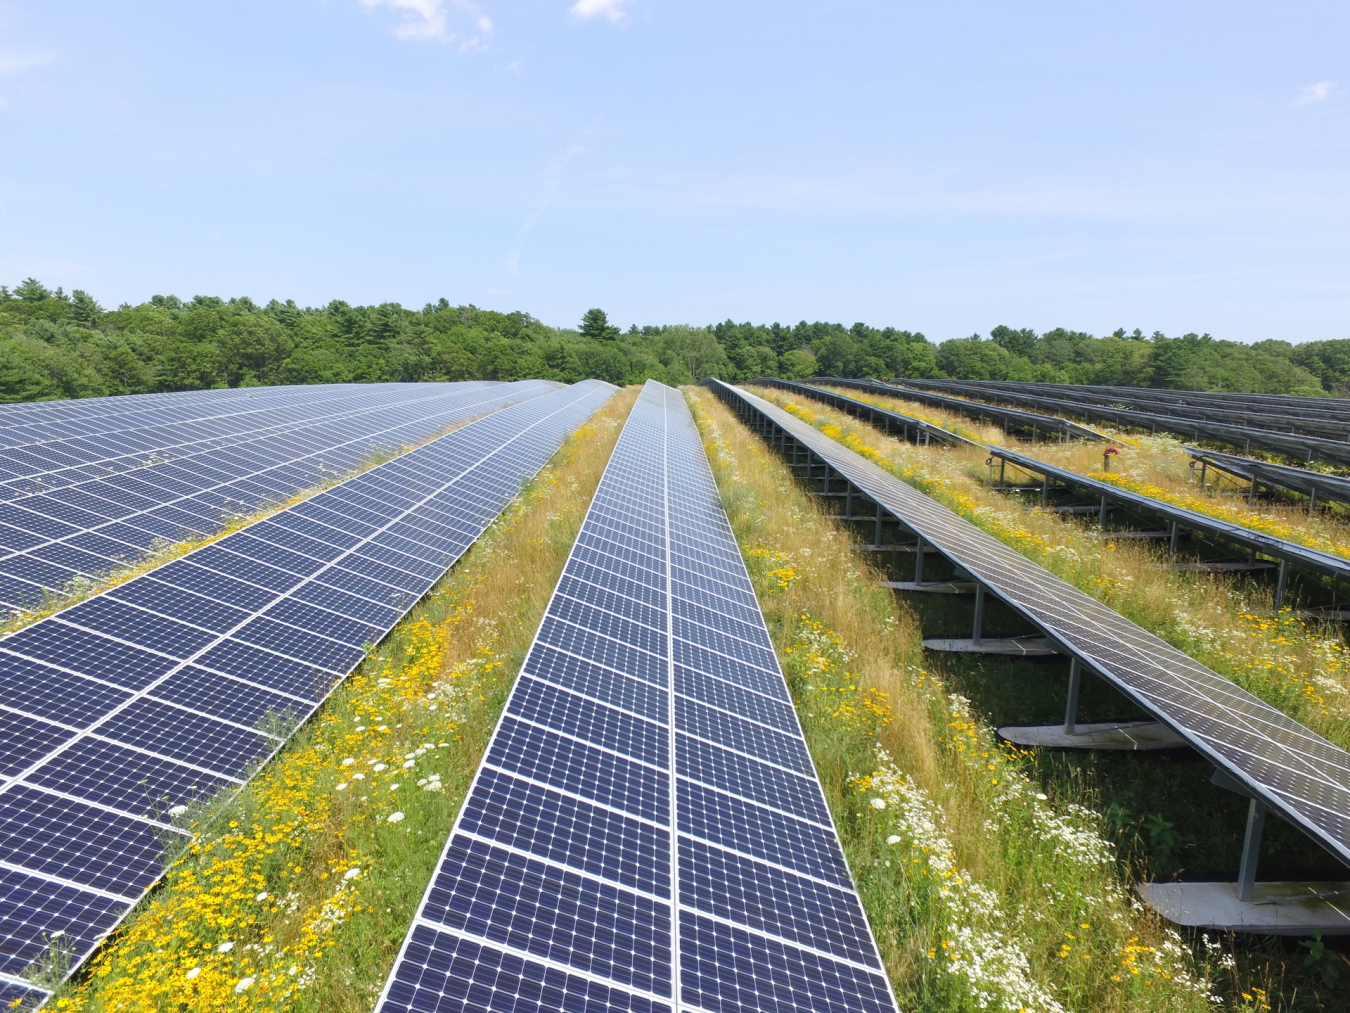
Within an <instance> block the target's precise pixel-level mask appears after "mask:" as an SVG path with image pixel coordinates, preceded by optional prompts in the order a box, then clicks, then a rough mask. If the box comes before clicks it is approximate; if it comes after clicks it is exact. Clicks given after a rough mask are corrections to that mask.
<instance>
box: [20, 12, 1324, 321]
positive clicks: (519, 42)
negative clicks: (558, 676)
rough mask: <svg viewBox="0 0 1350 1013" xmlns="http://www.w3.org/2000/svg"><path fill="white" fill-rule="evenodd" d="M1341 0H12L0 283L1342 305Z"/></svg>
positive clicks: (886, 317) (645, 298)
mask: <svg viewBox="0 0 1350 1013" xmlns="http://www.w3.org/2000/svg"><path fill="white" fill-rule="evenodd" d="M1348 156H1350V5H1346V4H1345V3H1344V2H1343V0H1342V2H1327V3H1300V2H1297V0H1293V2H1284V3H1280V4H1273V3H1268V2H1266V3H1251V2H1243V0H1223V2H1218V0H1215V2H1187V0H1169V2H1165V3H1164V2H1153V0H1137V2H1132V3H1119V2H1098V3H1086V4H1085V3H1081V2H1075V3H1069V2H1038V3H1027V2H1015V0H1014V2H1009V0H1002V2H997V3H996V2H984V0H947V2H944V3H927V4H917V3H912V2H908V0H885V2H874V0H852V2H837V3H806V2H796V0H779V2H775V3H764V2H758V0H741V2H732V3H728V2H725V0H724V2H720V3H709V2H705V0H683V2H674V0H515V2H513V3H509V4H508V3H502V2H498V0H474V2H470V0H265V2H263V0H229V2H224V0H217V2H214V3H213V2H207V0H119V2H118V3H115V4H111V3H107V2H97V3H96V2H92V0H0V283H4V284H8V285H10V286H12V285H14V284H15V283H17V282H18V281H20V280H21V279H23V278H25V277H28V276H34V277H36V278H38V279H39V280H41V281H43V282H44V283H46V284H47V285H49V286H51V287H55V286H58V285H59V286H62V287H64V288H65V289H66V290H67V291H69V290H72V289H75V288H81V289H84V290H86V291H88V292H89V293H90V294H91V295H93V296H94V297H95V298H96V299H98V300H99V301H100V302H101V303H102V304H103V305H104V306H106V307H109V308H111V307H114V306H116V305H118V304H119V303H122V302H124V301H125V302H130V303H138V302H141V301H144V300H145V299H147V298H149V297H150V296H151V295H155V294H175V295H178V296H180V297H183V298H188V297H191V296H193V295H197V294H207V295H220V296H224V297H227V298H228V297H233V296H241V295H247V296H250V297H251V298H253V299H254V300H256V301H258V302H265V301H266V300H268V299H272V298H278V299H283V300H284V299H288V298H289V299H294V300H296V301H297V302H298V303H300V304H301V305H322V304H325V303H327V302H328V301H329V300H332V299H345V300H347V301H348V302H351V303H381V302H391V301H392V302H399V303H402V304H404V305H405V306H409V307H414V308H420V307H421V306H422V305H423V304H424V303H426V302H429V301H434V300H436V299H438V298H441V297H444V298H447V299H449V300H450V301H451V302H452V303H454V304H465V303H472V304H474V305H477V306H480V307H484V308H490V309H499V310H524V311H525V312H528V313H531V314H532V315H534V316H535V317H538V318H539V319H541V320H543V321H545V322H546V323H549V324H553V325H555V326H575V325H576V323H577V321H578V320H579V319H580V317H581V315H582V313H583V312H585V310H586V309H588V308H589V307H592V306H599V307H602V308H604V309H605V310H606V311H607V312H608V313H609V315H610V317H611V319H612V320H613V321H615V322H616V323H619V324H620V325H622V326H624V327H626V326H628V325H629V324H632V323H636V324H639V325H642V324H659V323H692V324H706V323H712V322H715V321H718V320H724V319H734V320H737V321H742V320H751V321H755V322H763V323H768V322H773V321H781V322H784V323H794V322H796V321H798V320H833V321H840V322H842V323H845V324H851V323H853V322H855V321H864V322H867V323H870V324H872V325H874V326H894V327H900V328H905V329H908V330H917V331H922V332H923V333H924V334H926V335H927V336H928V337H929V338H930V339H933V340H935V341H940V340H945V339H947V338H952V337H964V336H967V335H969V334H972V333H987V332H988V331H989V330H990V328H992V327H994V326H996V325H998V324H1006V325H1008V326H1012V327H1033V328H1035V329H1037V330H1038V331H1044V330H1047V329H1049V328H1053V327H1069V328H1073V329H1077V330H1085V331H1088V332H1091V333H1094V334H1103V333H1109V332H1111V331H1113V330H1115V329H1116V328H1118V327H1124V328H1126V329H1133V328H1136V327H1138V328H1141V329H1142V330H1143V331H1145V332H1146V333H1150V332H1152V331H1154V330H1160V331H1163V332H1164V333H1167V334H1181V333H1185V332H1189V331H1195V332H1201V333H1203V332H1208V333H1210V334H1213V335H1214V336H1215V337H1217V338H1227V339H1232V340H1238V341H1259V340H1263V339H1266V338H1279V339H1283V340H1288V341H1294V342H1300V341H1307V340H1320V339H1329V338H1350V231H1348V229H1347V226H1350V157H1348Z"/></svg>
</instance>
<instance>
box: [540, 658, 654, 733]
mask: <svg viewBox="0 0 1350 1013" xmlns="http://www.w3.org/2000/svg"><path fill="white" fill-rule="evenodd" d="M559 662H561V664H559ZM521 671H522V674H524V675H527V676H529V677H530V678H531V679H536V680H538V681H539V682H545V683H549V684H550V685H554V686H560V687H562V688H563V689H566V690H569V691H571V692H573V693H577V694H579V695H581V696H586V697H590V698H591V699H593V700H598V701H599V702H600V703H604V704H607V705H609V706H612V707H615V708H617V709H619V710H623V711H627V712H629V713H632V714H637V715H640V716H642V717H646V718H648V719H649V720H655V721H661V720H662V719H661V717H660V715H663V714H664V713H665V710H666V691H665V689H664V688H658V687H657V686H654V685H653V684H652V683H650V682H646V681H644V680H642V679H634V678H630V677H629V676H627V675H625V674H624V673H622V672H619V671H616V670H615V669H613V668H608V667H606V666H604V665H600V664H596V663H595V662H592V661H588V660H585V659H583V658H580V657H579V656H578V655H575V654H569V653H567V652H566V651H560V650H558V649H557V648H555V647H551V646H549V645H548V644H543V643H541V644H540V648H539V650H538V651H536V652H535V653H534V655H533V656H532V657H531V658H530V664H529V665H528V666H527V667H525V668H522V670H521Z"/></svg>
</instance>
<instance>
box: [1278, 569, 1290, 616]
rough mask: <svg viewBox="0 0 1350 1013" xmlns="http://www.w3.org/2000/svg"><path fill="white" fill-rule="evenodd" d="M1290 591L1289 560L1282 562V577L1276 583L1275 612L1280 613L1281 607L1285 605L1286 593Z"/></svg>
mask: <svg viewBox="0 0 1350 1013" xmlns="http://www.w3.org/2000/svg"><path fill="white" fill-rule="evenodd" d="M1288 589H1289V560H1287V559H1281V560H1280V576H1279V579H1278V580H1277V581H1276V582H1275V611H1276V612H1278V611H1280V606H1281V605H1283V604H1284V592H1285V591H1287V590H1288Z"/></svg>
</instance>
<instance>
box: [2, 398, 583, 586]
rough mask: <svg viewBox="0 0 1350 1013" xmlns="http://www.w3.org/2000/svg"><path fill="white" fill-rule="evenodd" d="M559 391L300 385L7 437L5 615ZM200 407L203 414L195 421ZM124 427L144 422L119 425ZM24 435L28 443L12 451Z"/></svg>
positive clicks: (4, 477)
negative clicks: (205, 407)
mask: <svg viewBox="0 0 1350 1013" xmlns="http://www.w3.org/2000/svg"><path fill="white" fill-rule="evenodd" d="M555 387H557V384H553V383H549V382H546V381H524V382H520V383H515V384H496V383H491V384H489V383H469V384H381V385H376V386H375V387H373V388H367V387H365V386H363V385H360V384H344V385H340V386H331V387H325V388H322V389H321V390H320V391H319V392H318V394H316V396H315V397H314V398H313V399H312V400H310V401H305V400H304V399H303V398H302V397H301V396H300V394H299V393H296V392H294V391H293V390H288V391H287V392H286V397H285V398H282V399H280V400H279V401H278V402H277V403H272V402H267V401H266V400H265V399H264V403H263V404H262V405H261V407H259V406H257V405H256V404H255V402H254V401H252V400H250V401H249V402H248V404H249V405H252V407H249V408H248V409H247V410H242V409H244V407H245V402H244V399H243V398H240V397H236V398H233V399H230V400H229V401H228V402H225V401H223V400H221V399H218V398H217V399H213V400H212V401H211V402H210V405H211V406H213V407H211V409H210V410H211V411H213V412H215V413H216V414H214V415H211V416H209V417H208V416H201V415H200V409H199V406H196V405H194V404H178V405H175V406H171V407H172V409H173V410H166V409H154V410H152V411H151V410H146V411H139V412H122V413H119V414H117V415H115V416H114V417H113V419H105V418H102V417H98V416H87V417H85V418H84V419H82V420H81V421H84V422H92V423H95V424H97V425H98V426H101V427H102V429H101V430H100V432H99V433H98V434H97V435H93V436H91V435H68V436H67V437H66V438H62V439H55V438H50V439H46V438H44V442H31V441H32V440H34V439H35V438H36V436H35V435H34V434H32V433H29V434H27V435H22V434H18V433H17V432H16V431H14V430H6V431H5V432H6V436H5V439H4V441H5V442H8V443H10V444H11V446H10V448H9V449H7V450H6V451H5V452H4V455H3V465H0V469H3V472H4V473H3V475H0V607H3V606H8V607H9V608H11V609H17V608H32V607H34V606H36V605H38V604H40V603H42V601H43V600H44V593H45V592H60V591H62V590H64V589H65V588H67V587H68V586H70V585H71V583H72V582H73V581H74V580H75V579H76V578H77V577H79V576H81V575H84V576H91V575H96V574H99V573H106V572H108V571H110V570H111V569H112V568H113V567H114V566H116V565H117V564H118V563H120V562H128V561H132V560H136V559H139V558H141V557H142V556H143V555H144V553H145V552H147V551H148V550H150V549H151V548H152V547H153V545H155V544H156V543H157V540H164V539H168V540H175V541H176V540H180V539H182V538H184V537H194V536H195V537H200V536H203V535H212V534H215V533H216V532H217V531H219V530H220V528H221V526H222V524H223V523H225V521H226V519H227V518H228V517H229V516H230V515H238V514H247V513H249V512H251V511H253V510H256V509H257V508H258V507H260V506H262V505H264V504H266V503H276V502H280V501H284V500H285V498H286V497H288V496H290V495H292V494H293V493H295V492H296V491H297V490H300V489H303V488H306V487H309V486H312V485H314V484H315V483H317V482H321V481H323V479H324V478H325V477H327V476H336V475H341V474H343V473H345V472H347V471H350V470H351V469H352V468H353V467H355V466H356V465H357V464H359V463H360V462H361V461H362V460H364V459H366V458H367V457H368V456H369V455H370V454H371V452H372V451H373V450H376V449H379V448H396V447H400V446H404V445H406V444H408V443H411V442H417V441H419V440H421V439H424V438H426V437H428V436H430V435H432V434H434V433H435V432H436V431H437V429H439V428H440V427H441V426H444V425H446V424H448V423H452V422H458V421H463V420H464V419H467V418H471V417H473V416H474V415H477V414H482V413H484V412H488V411H493V410H496V409H498V408H500V407H502V406H504V405H506V404H510V403H513V402H515V401H519V400H521V399H523V398H527V397H535V396H538V395H540V394H542V393H544V392H546V391H548V390H551V389H554V388H555ZM96 400H98V401H116V400H119V399H117V398H100V399H96ZM227 408H228V410H226V409H227ZM191 411H197V412H198V416H199V417H195V418H189V417H186V414H187V413H189V412H191ZM147 415H154V416H155V417H156V418H155V419H154V420H151V419H148V418H146V416H147ZM132 416H134V418H132ZM163 416H170V417H171V418H170V419H169V420H166V419H165V418H163ZM117 420H120V421H117ZM151 421H154V424H153V425H151V424H148V423H150V422H151ZM123 423H134V424H133V425H131V427H130V428H127V429H122V430H119V429H117V428H115V427H116V426H118V425H121V424H123ZM27 428H28V429H30V430H31V429H33V428H35V427H33V426H29V427H27ZM45 428H47V429H51V428H52V427H51V426H46V427H45ZM20 439H24V440H29V441H30V442H29V443H27V444H26V445H24V446H16V445H14V444H15V443H16V441H19V440H20Z"/></svg>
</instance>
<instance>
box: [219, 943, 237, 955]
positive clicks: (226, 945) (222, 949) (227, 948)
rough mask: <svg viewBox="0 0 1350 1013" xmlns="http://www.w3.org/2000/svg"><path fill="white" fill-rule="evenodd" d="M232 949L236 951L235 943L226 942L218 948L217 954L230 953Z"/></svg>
mask: <svg viewBox="0 0 1350 1013" xmlns="http://www.w3.org/2000/svg"><path fill="white" fill-rule="evenodd" d="M232 949H234V943H230V942H225V943H221V944H220V945H219V946H217V947H216V952H218V953H229V952H230V951H231V950H232Z"/></svg>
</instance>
